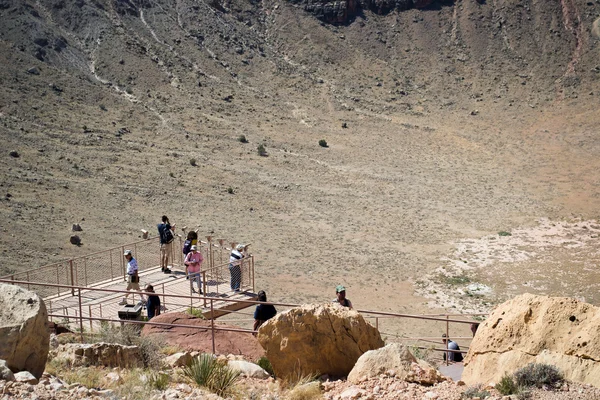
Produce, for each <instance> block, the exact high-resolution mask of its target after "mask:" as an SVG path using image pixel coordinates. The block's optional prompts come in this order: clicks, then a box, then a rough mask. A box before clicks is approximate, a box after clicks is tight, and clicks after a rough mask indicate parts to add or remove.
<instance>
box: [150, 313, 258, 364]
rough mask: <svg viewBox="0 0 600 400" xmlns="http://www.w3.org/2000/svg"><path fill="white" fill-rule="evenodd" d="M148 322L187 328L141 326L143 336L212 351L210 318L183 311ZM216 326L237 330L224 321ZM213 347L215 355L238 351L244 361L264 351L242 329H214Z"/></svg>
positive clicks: (186, 348) (187, 348)
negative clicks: (202, 317) (238, 330)
mask: <svg viewBox="0 0 600 400" xmlns="http://www.w3.org/2000/svg"><path fill="white" fill-rule="evenodd" d="M152 322H159V323H163V324H176V325H190V326H191V327H190V328H182V327H177V326H156V325H145V326H144V328H143V329H142V335H143V336H154V335H157V336H159V337H160V338H161V339H162V340H165V341H166V342H167V343H169V344H170V345H174V346H177V347H179V348H180V349H181V350H186V351H199V352H202V353H212V334H211V328H210V321H207V320H203V319H200V318H195V317H193V316H191V315H189V314H186V313H180V312H173V313H166V314H161V315H159V316H156V317H154V318H153V319H152ZM217 327H218V328H234V329H239V327H232V326H229V325H224V324H217ZM215 349H216V353H217V354H241V355H243V356H244V357H245V358H246V359H248V360H257V359H259V358H260V357H262V356H263V355H264V354H265V352H264V351H263V349H262V348H261V347H260V344H258V340H256V338H255V337H254V336H252V335H249V334H247V333H244V332H230V331H222V330H215Z"/></svg>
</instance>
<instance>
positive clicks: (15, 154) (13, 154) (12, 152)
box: [10, 150, 21, 158]
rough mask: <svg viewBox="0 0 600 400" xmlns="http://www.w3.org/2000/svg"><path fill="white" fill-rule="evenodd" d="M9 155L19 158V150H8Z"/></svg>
mask: <svg viewBox="0 0 600 400" xmlns="http://www.w3.org/2000/svg"><path fill="white" fill-rule="evenodd" d="M10 156H11V157H13V158H19V157H21V155H20V154H19V152H18V151H15V150H13V151H11V152H10Z"/></svg>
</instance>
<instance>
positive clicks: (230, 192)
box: [227, 186, 234, 194]
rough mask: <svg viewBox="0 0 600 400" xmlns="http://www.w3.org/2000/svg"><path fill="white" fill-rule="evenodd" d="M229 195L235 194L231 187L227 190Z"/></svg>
mask: <svg viewBox="0 0 600 400" xmlns="http://www.w3.org/2000/svg"><path fill="white" fill-rule="evenodd" d="M227 193H229V194H233V193H234V191H233V188H232V187H231V186H229V187H228V188H227Z"/></svg>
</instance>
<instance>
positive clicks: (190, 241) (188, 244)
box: [182, 231, 198, 279]
mask: <svg viewBox="0 0 600 400" xmlns="http://www.w3.org/2000/svg"><path fill="white" fill-rule="evenodd" d="M197 244H198V232H196V231H189V232H188V234H187V238H186V239H185V242H183V249H182V252H183V255H184V256H187V255H188V253H189V252H190V250H191V248H192V246H196V245H197ZM185 279H190V277H189V275H188V266H187V264H185Z"/></svg>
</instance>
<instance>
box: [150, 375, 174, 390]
mask: <svg viewBox="0 0 600 400" xmlns="http://www.w3.org/2000/svg"><path fill="white" fill-rule="evenodd" d="M169 380H170V379H169V375H168V374H167V373H165V372H158V371H152V372H150V374H149V375H148V385H149V386H150V387H151V388H152V389H158V390H165V389H166V388H168V387H169Z"/></svg>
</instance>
